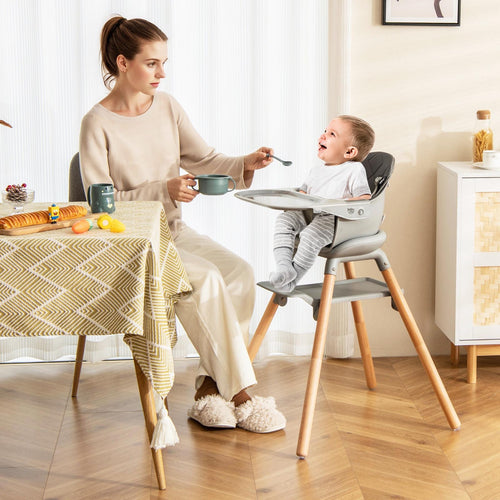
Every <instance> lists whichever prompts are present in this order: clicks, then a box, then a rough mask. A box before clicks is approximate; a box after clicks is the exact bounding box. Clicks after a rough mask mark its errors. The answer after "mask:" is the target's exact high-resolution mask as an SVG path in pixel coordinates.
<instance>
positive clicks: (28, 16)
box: [0, 0, 352, 361]
mask: <svg viewBox="0 0 500 500" xmlns="http://www.w3.org/2000/svg"><path fill="white" fill-rule="evenodd" d="M344 3H345V0H344ZM331 8H332V7H331ZM117 13H118V14H120V15H123V16H124V17H127V18H132V17H144V18H146V19H148V20H150V21H152V22H154V23H155V24H157V25H159V26H160V27H161V28H162V29H163V30H164V31H165V33H166V34H167V36H168V38H169V41H168V52H169V54H168V55H169V60H168V63H167V66H166V75H167V76H166V78H165V80H164V81H163V82H162V84H161V89H162V90H165V91H167V92H170V93H172V94H173V95H174V96H175V97H176V99H177V100H178V101H180V103H181V105H182V106H183V107H184V108H185V109H186V111H187V113H188V115H189V116H190V118H191V120H192V122H193V124H194V125H195V127H196V128H197V130H198V131H199V132H200V134H201V135H202V136H203V137H204V138H205V139H206V141H207V142H208V143H209V144H211V145H212V146H214V147H215V148H216V149H217V150H218V151H221V152H224V153H226V154H228V155H241V154H246V153H248V152H251V151H253V150H255V149H257V148H258V147H259V146H262V145H267V146H271V147H273V148H274V151H275V153H276V155H277V156H279V157H280V158H283V159H286V160H292V161H293V166H292V167H284V166H282V165H281V164H279V163H277V162H274V163H273V164H272V165H271V166H270V167H269V168H266V169H264V170H262V171H259V172H257V173H256V176H255V180H254V183H253V185H252V189H258V188H282V187H296V186H298V185H300V184H301V183H302V180H303V179H304V177H305V175H306V173H307V172H308V170H309V169H310V168H311V167H312V166H313V165H315V164H316V163H317V162H318V159H317V157H316V145H317V139H318V137H319V135H320V133H321V132H322V130H323V129H324V128H325V125H326V124H327V122H328V120H329V116H328V105H329V99H328V72H329V69H328V61H329V50H328V44H329V41H330V40H331V35H330V37H329V26H328V24H329V23H328V19H329V2H328V0H316V1H315V2H308V1H306V0H265V1H264V0H252V1H248V0H247V1H245V0H211V1H205V0H183V1H182V2H181V1H166V0H149V1H142V2H137V1H132V0H121V1H118V0H116V1H113V0H79V1H76V0H73V1H69V2H68V1H66V0H44V1H37V0H0V32H1V33H2V37H3V40H4V41H3V42H2V46H3V48H4V50H3V51H2V65H1V78H0V119H3V120H5V121H7V122H9V123H11V124H12V125H13V128H12V129H7V128H6V127H0V128H1V130H0V186H5V185H7V184H12V183H22V182H26V183H27V184H28V186H29V187H32V188H34V189H35V191H36V195H35V197H36V200H38V201H42V200H43V201H47V202H57V201H64V200H67V196H68V186H67V182H68V167H69V162H70V159H71V157H72V156H73V154H74V153H75V152H76V151H77V150H78V134H79V128H80V121H81V118H82V116H83V115H84V114H85V113H86V112H87V111H88V110H89V109H90V108H91V107H92V106H93V105H94V104H95V103H96V102H97V101H99V100H100V99H102V98H103V97H104V96H105V95H106V90H105V88H104V86H103V83H102V79H101V74H100V59H99V34H100V30H101V27H102V25H103V24H104V22H105V21H106V20H107V19H108V18H109V17H110V16H111V15H113V14H117ZM6 40H9V50H8V51H7V50H5V47H6ZM340 43H341V42H340ZM339 111H345V110H339ZM183 211H184V219H185V220H186V222H187V223H188V224H189V225H190V226H192V227H193V228H194V229H196V230H197V231H199V232H201V233H205V234H209V235H210V236H211V237H212V238H213V239H215V240H217V241H219V242H220V243H222V244H223V245H225V246H226V247H227V248H229V249H231V250H233V251H234V252H235V253H237V254H239V255H241V256H242V257H243V258H244V259H246V260H247V261H248V262H250V263H251V264H252V266H253V267H254V270H255V277H256V280H257V281H260V280H265V279H267V277H268V275H269V272H270V271H271V270H272V268H273V266H274V262H273V257H272V234H273V225H274V219H275V217H276V215H277V213H278V212H275V211H273V210H270V209H266V208H263V207H258V206H255V205H252V204H248V203H245V202H243V201H241V200H238V199H236V198H235V197H234V196H233V195H230V194H228V195H225V196H223V197H204V196H198V197H197V198H196V199H195V201H194V202H193V203H191V204H186V205H185V206H184V207H183ZM322 265H323V263H321V262H317V263H316V264H315V267H314V268H313V269H312V270H311V271H310V273H309V275H308V276H307V277H306V279H308V280H321V279H322V270H323V268H322ZM268 300H269V292H265V291H263V290H261V289H260V288H258V292H257V302H256V307H255V313H254V320H253V323H252V324H251V328H250V331H254V330H255V328H256V325H257V322H258V320H259V318H260V315H261V314H262V312H263V311H264V309H265V306H266V303H267V301H268ZM299 302H301V301H294V305H293V307H286V308H284V309H283V310H281V308H280V310H279V311H278V314H277V315H276V317H275V320H274V321H273V324H272V326H271V331H270V332H269V333H268V335H267V337H268V339H266V342H265V344H264V345H263V348H262V349H261V353H260V356H263V355H267V354H270V353H281V354H308V353H309V352H310V346H311V343H312V335H311V333H312V332H314V329H315V322H314V320H313V318H312V311H311V308H310V306H307V305H306V304H305V303H299ZM335 324H336V326H335V327H334V329H335V331H334V332H333V334H334V337H333V341H330V343H331V342H333V346H334V347H333V350H334V351H336V353H337V355H340V356H344V355H348V354H350V352H352V346H351V344H352V335H351V334H350V333H349V330H350V329H352V328H350V327H349V324H348V319H347V315H346V314H345V309H342V308H341V309H339V311H338V313H337V314H336V320H335ZM88 340H89V341H88V342H87V346H88V347H87V349H86V353H87V359H91V360H92V359H103V358H109V357H119V356H126V355H130V354H129V351H128V350H127V346H125V345H124V344H123V342H121V340H120V341H117V340H116V339H115V338H102V339H101V338H98V339H93V338H90V337H89V338H88ZM75 345H76V337H75V338H72V337H67V338H66V337H65V338H58V339H52V338H49V339H40V338H33V339H30V338H26V339H24V338H17V339H2V340H1V343H0V361H8V360H13V359H17V360H20V359H21V360H24V359H26V357H28V358H29V359H60V358H61V357H64V356H73V355H74V352H75ZM335 345H336V347H335ZM174 354H175V355H176V356H177V357H184V356H190V355H196V352H195V350H194V348H193V347H192V345H191V344H190V342H189V341H188V339H187V337H186V335H185V332H183V330H182V328H181V326H180V325H179V342H178V344H177V346H176V349H175V351H174Z"/></svg>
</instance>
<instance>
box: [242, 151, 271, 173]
mask: <svg viewBox="0 0 500 500" xmlns="http://www.w3.org/2000/svg"><path fill="white" fill-rule="evenodd" d="M273 153H274V151H273V150H272V148H267V147H262V148H259V149H258V150H257V151H255V153H250V154H249V155H246V156H245V157H244V160H245V171H246V172H250V171H252V172H253V171H254V170H259V169H260V168H264V167H267V166H268V165H269V164H270V163H271V162H272V161H273V159H272V158H271V157H270V156H269V155H272V154H273Z"/></svg>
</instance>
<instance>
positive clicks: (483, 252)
mask: <svg viewBox="0 0 500 500" xmlns="http://www.w3.org/2000/svg"><path fill="white" fill-rule="evenodd" d="M462 188H463V191H462V197H461V200H462V203H460V206H459V211H460V214H459V219H458V220H460V221H462V224H461V228H460V229H461V230H460V231H459V233H458V241H457V247H458V248H457V253H458V255H459V258H458V269H457V291H458V294H459V300H458V304H459V307H460V311H459V314H458V319H459V325H460V328H459V329H458V330H459V340H479V341H481V340H483V341H485V343H492V342H491V341H492V340H499V339H500V289H499V285H500V178H499V177H492V178H467V179H463V186H462ZM488 341H489V342H488Z"/></svg>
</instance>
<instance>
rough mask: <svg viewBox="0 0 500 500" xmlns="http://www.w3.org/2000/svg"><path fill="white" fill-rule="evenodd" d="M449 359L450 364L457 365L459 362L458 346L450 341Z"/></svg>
mask: <svg viewBox="0 0 500 500" xmlns="http://www.w3.org/2000/svg"><path fill="white" fill-rule="evenodd" d="M450 359H451V366H455V367H457V366H458V364H459V362H460V347H459V346H458V345H455V344H454V343H453V342H450Z"/></svg>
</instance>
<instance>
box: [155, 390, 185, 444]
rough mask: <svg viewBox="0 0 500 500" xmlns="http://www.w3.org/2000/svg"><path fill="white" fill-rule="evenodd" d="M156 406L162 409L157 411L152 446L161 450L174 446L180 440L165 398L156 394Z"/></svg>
mask: <svg viewBox="0 0 500 500" xmlns="http://www.w3.org/2000/svg"><path fill="white" fill-rule="evenodd" d="M155 400H156V407H157V408H160V411H159V412H157V413H156V416H157V421H156V426H155V430H154V431H153V437H152V438H151V448H153V449H154V450H159V449H160V448H165V447H166V446H174V445H176V444H177V443H178V442H179V436H178V435H177V431H176V430H175V425H174V423H173V422H172V419H171V418H170V415H169V414H168V411H167V409H166V408H165V403H164V401H163V399H160V398H159V397H157V394H155Z"/></svg>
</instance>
